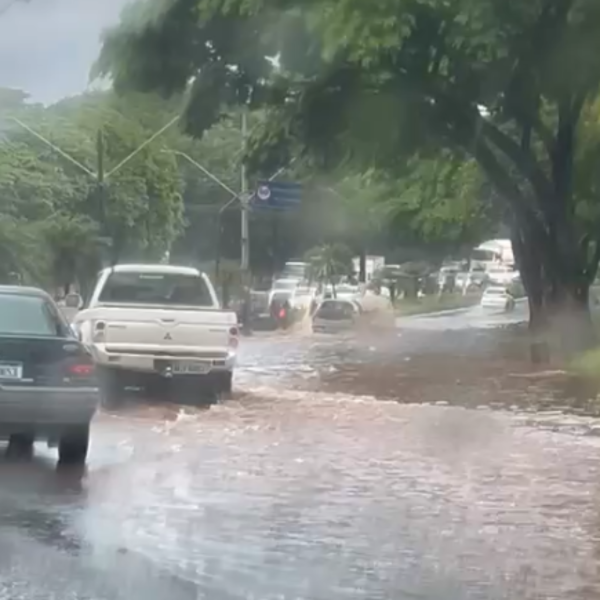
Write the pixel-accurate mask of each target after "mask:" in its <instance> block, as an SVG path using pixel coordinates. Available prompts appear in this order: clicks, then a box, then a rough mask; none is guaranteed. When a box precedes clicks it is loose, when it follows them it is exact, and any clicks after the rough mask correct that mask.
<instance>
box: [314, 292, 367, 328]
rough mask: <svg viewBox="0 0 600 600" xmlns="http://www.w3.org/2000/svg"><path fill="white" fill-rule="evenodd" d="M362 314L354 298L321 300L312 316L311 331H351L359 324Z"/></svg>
mask: <svg viewBox="0 0 600 600" xmlns="http://www.w3.org/2000/svg"><path fill="white" fill-rule="evenodd" d="M362 314H363V311H362V308H361V306H360V304H359V303H358V302H357V301H356V300H348V299H333V298H328V299H326V300H323V301H322V302H321V303H320V304H319V306H318V307H317V309H316V311H315V313H314V315H313V317H312V330H313V333H341V332H344V331H353V330H355V329H356V328H357V327H358V325H359V324H360V319H361V316H362Z"/></svg>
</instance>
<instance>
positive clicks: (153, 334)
mask: <svg viewBox="0 0 600 600" xmlns="http://www.w3.org/2000/svg"><path fill="white" fill-rule="evenodd" d="M89 312H90V315H87V316H86V318H91V319H92V320H93V321H94V322H95V324H96V325H95V326H96V327H97V326H98V323H103V324H104V325H103V327H104V340H103V344H104V346H105V348H106V350H107V351H109V352H110V351H116V352H118V351H127V350H132V351H133V350H138V351H152V350H161V351H164V352H167V353H168V352H169V351H172V352H173V353H175V354H178V353H186V352H188V351H189V352H190V353H194V352H197V351H202V353H203V354H204V353H206V354H213V353H214V354H215V355H220V354H222V353H224V352H226V351H227V349H228V348H229V340H230V329H231V328H232V327H234V326H236V325H237V318H236V315H235V313H233V312H229V311H224V310H219V309H199V310H184V309H181V310H166V309H159V308H157V309H149V308H147V307H145V308H144V309H143V310H141V309H136V308H122V307H118V308H117V307H115V308H112V307H107V306H104V307H98V308H96V309H91V310H90V311H89ZM94 313H95V314H94Z"/></svg>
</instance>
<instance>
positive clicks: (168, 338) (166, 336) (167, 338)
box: [164, 333, 173, 340]
mask: <svg viewBox="0 0 600 600" xmlns="http://www.w3.org/2000/svg"><path fill="white" fill-rule="evenodd" d="M164 339H165V340H172V339H173V338H172V337H171V334H170V333H167V334H165V337H164Z"/></svg>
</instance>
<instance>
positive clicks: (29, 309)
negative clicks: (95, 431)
mask: <svg viewBox="0 0 600 600" xmlns="http://www.w3.org/2000/svg"><path fill="white" fill-rule="evenodd" d="M99 397H100V396H99V389H98V384H97V380H96V376H95V371H94V363H93V358H92V355H91V353H90V352H89V350H88V349H87V348H86V347H85V346H84V345H83V344H82V343H81V342H80V341H79V340H78V339H77V337H76V335H75V333H74V332H73V329H72V328H71V327H70V325H69V323H68V322H67V320H66V319H65V317H64V316H63V315H62V313H61V311H60V309H59V308H58V306H57V305H56V303H55V302H54V301H53V300H52V298H51V297H50V296H49V295H48V294H46V292H44V291H43V290H40V289H37V288H30V287H20V286H0V440H3V441H4V440H8V453H9V454H13V455H17V454H18V455H28V454H31V452H32V451H33V444H34V442H35V441H36V440H45V441H47V442H48V445H50V446H58V455H59V462H61V463H70V464H82V463H84V462H85V460H86V457H87V452H88V446H89V437H90V423H91V421H92V418H93V416H94V414H95V412H96V409H97V407H98V404H99Z"/></svg>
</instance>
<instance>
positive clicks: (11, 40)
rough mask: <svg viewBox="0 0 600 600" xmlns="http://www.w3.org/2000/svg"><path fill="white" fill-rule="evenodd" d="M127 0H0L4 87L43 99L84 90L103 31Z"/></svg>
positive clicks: (0, 56)
mask: <svg viewBox="0 0 600 600" xmlns="http://www.w3.org/2000/svg"><path fill="white" fill-rule="evenodd" d="M127 3H128V0H0V87H11V88H19V89H22V90H25V91H26V92H28V93H29V94H30V95H31V97H32V100H35V101H37V102H43V103H44V104H47V103H52V102H56V101H57V100H60V99H61V98H64V97H65V96H73V95H76V94H78V93H80V92H82V91H84V90H85V89H86V88H87V87H88V85H89V71H90V67H91V65H92V63H93V62H94V60H95V59H96V57H97V55H98V52H99V49H100V40H99V38H100V34H101V33H102V31H103V30H104V29H105V28H106V27H107V26H110V25H112V24H114V23H117V22H118V19H119V14H120V12H121V9H122V8H123V6H125V4H127Z"/></svg>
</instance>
